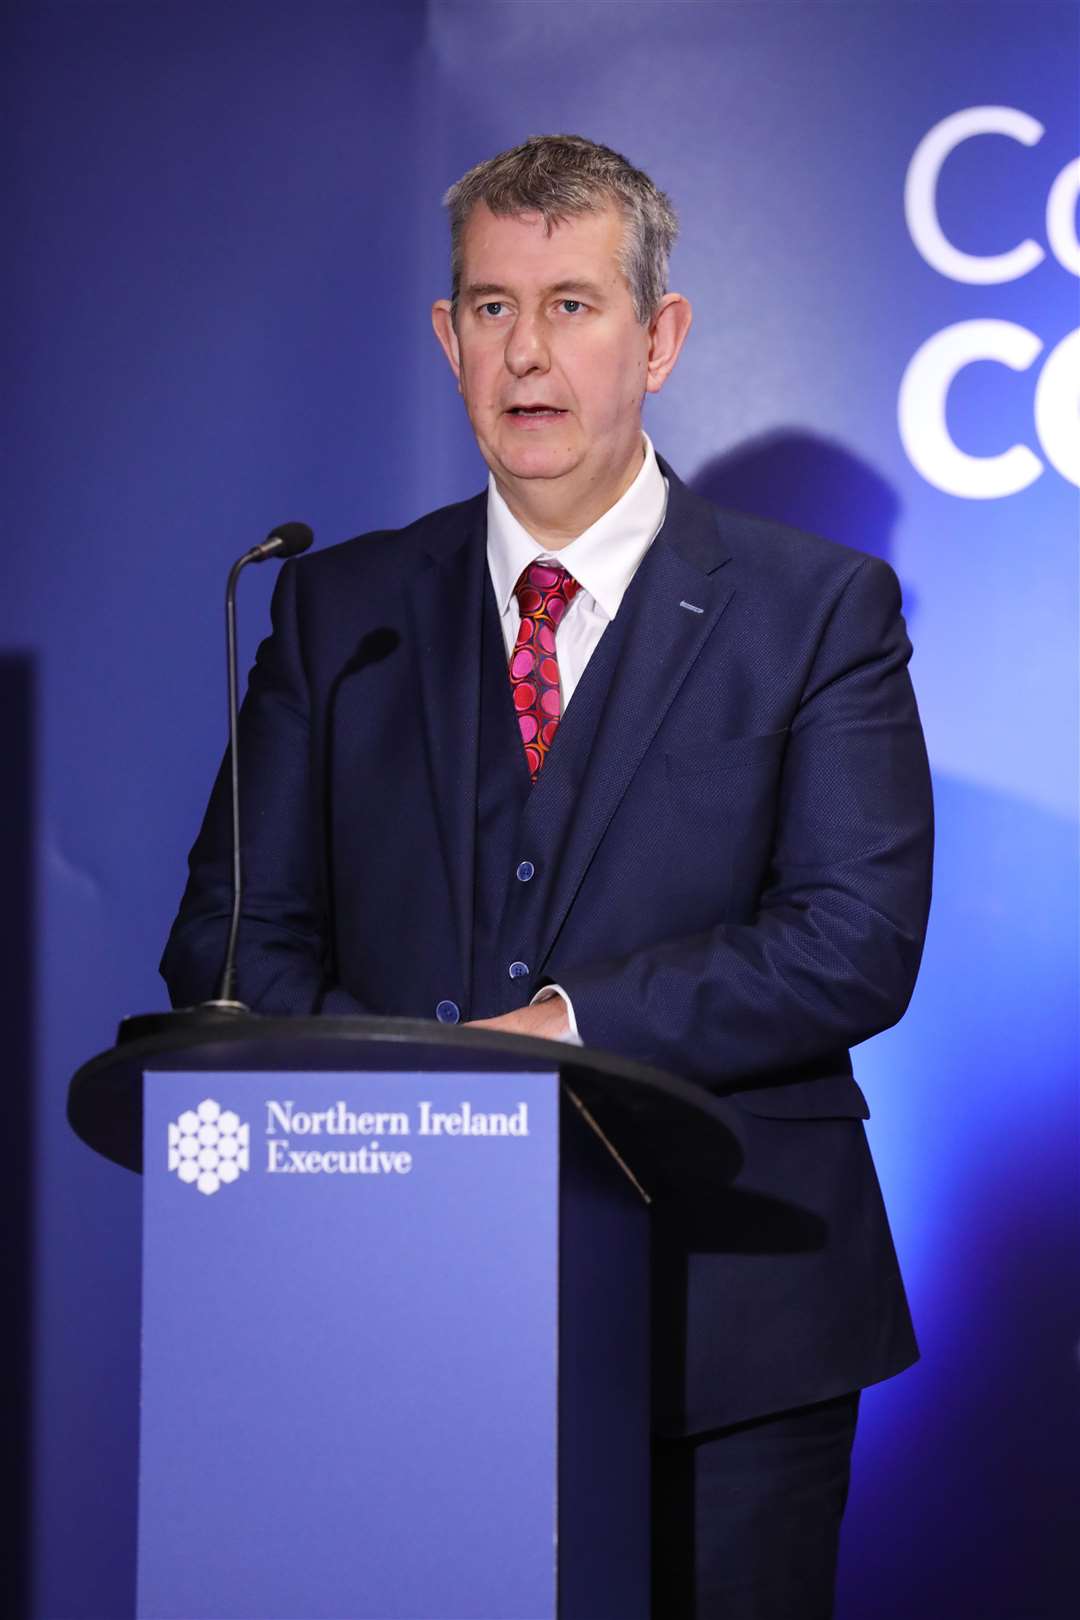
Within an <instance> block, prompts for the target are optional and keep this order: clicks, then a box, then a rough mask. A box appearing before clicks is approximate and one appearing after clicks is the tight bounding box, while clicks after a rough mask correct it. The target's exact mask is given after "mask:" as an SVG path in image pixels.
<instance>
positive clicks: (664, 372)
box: [645, 293, 693, 394]
mask: <svg viewBox="0 0 1080 1620" xmlns="http://www.w3.org/2000/svg"><path fill="white" fill-rule="evenodd" d="M692 320H693V311H692V310H691V308H690V303H689V300H688V299H686V298H684V297H683V295H682V293H665V294H664V296H663V298H662V299H661V300H660V304H659V306H658V308H657V311H656V314H655V315H654V316H653V318H652V320H651V321H650V322H649V363H648V374H647V378H646V382H645V392H646V393H648V394H658V393H659V392H660V390H661V388H663V386H664V384H665V382H666V381H667V379H668V377H669V376H670V375H671V372H672V370H673V368H674V365H675V362H676V360H677V359H678V358H679V350H680V349H681V348H682V346H683V344H684V343H685V342H686V334H687V332H689V330H690V322H691V321H692Z"/></svg>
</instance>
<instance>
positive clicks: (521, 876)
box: [517, 861, 536, 883]
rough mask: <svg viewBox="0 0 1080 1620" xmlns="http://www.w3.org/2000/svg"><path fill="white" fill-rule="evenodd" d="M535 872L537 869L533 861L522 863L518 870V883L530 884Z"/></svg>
mask: <svg viewBox="0 0 1080 1620" xmlns="http://www.w3.org/2000/svg"><path fill="white" fill-rule="evenodd" d="M535 871H536V867H535V866H534V865H533V863H532V861H522V863H521V865H520V866H519V867H518V869H517V880H518V882H519V883H528V881H529V879H530V878H531V877H532V876H533V874H534V873H535Z"/></svg>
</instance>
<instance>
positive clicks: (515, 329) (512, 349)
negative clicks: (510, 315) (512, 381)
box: [505, 313, 549, 377]
mask: <svg viewBox="0 0 1080 1620" xmlns="http://www.w3.org/2000/svg"><path fill="white" fill-rule="evenodd" d="M505 359H506V366H507V370H508V371H511V372H513V374H514V376H515V377H525V376H527V375H528V373H529V372H530V371H546V370H547V369H548V365H549V354H548V345H547V334H546V333H545V331H544V327H543V322H542V319H541V317H540V316H539V315H527V314H524V313H523V314H520V315H519V316H518V317H517V319H516V320H515V322H514V324H513V326H512V327H511V329H510V333H509V335H508V337H507V339H506V352H505Z"/></svg>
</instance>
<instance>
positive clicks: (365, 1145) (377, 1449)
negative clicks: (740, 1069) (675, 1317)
mask: <svg viewBox="0 0 1080 1620" xmlns="http://www.w3.org/2000/svg"><path fill="white" fill-rule="evenodd" d="M68 1113H69V1119H70V1121H71V1124H72V1126H73V1128H74V1129H75V1130H76V1132H77V1133H78V1134H79V1135H80V1136H81V1137H82V1138H83V1140H84V1141H86V1142H87V1143H88V1144H89V1145H90V1146H91V1147H92V1148H94V1149H95V1150H96V1151H97V1152H99V1153H102V1154H104V1155H105V1156H106V1157H108V1158H110V1159H112V1160H114V1161H115V1162H117V1163H119V1164H122V1165H125V1166H127V1167H128V1168H129V1169H132V1170H141V1171H142V1174H143V1275H142V1290H143V1292H142V1385H141V1413H140V1434H139V1470H138V1475H139V1500H138V1571H137V1578H136V1581H135V1592H136V1596H135V1607H134V1612H135V1614H136V1615H137V1617H138V1620H166V1617H170V1620H171V1617H176V1620H241V1617H243V1620H556V1617H557V1620H609V1617H610V1620H647V1617H648V1614H649V1567H648V1546H649V1536H648V1513H649V1301H648V1295H649V1242H650V1229H649V1228H650V1213H649V1211H650V1206H652V1207H667V1206H669V1205H670V1206H672V1207H674V1206H675V1205H676V1204H677V1203H678V1201H679V1200H680V1198H682V1197H683V1196H684V1195H685V1193H686V1189H687V1188H688V1187H690V1188H692V1187H693V1185H694V1183H695V1181H698V1182H700V1181H701V1180H702V1179H704V1180H706V1181H707V1182H708V1183H709V1184H711V1185H712V1186H713V1187H716V1186H719V1185H720V1184H722V1182H723V1181H724V1180H726V1179H728V1178H730V1176H731V1175H732V1174H734V1171H735V1170H736V1169H737V1167H738V1156H737V1150H736V1149H735V1147H734V1145H733V1142H732V1139H731V1137H730V1136H729V1134H728V1132H727V1131H726V1129H725V1127H724V1125H723V1123H722V1121H721V1119H720V1118H719V1116H718V1115H716V1114H714V1113H713V1112H712V1109H711V1102H710V1099H709V1098H708V1096H707V1095H706V1094H705V1093H703V1092H701V1091H700V1090H698V1089H697V1088H695V1087H693V1086H691V1085H689V1084H687V1083H685V1082H682V1081H679V1080H677V1079H675V1078H674V1077H672V1076H669V1075H664V1074H661V1073H659V1072H658V1071H656V1070H651V1069H648V1068H645V1067H643V1066H641V1065H637V1064H633V1063H629V1062H624V1061H622V1060H621V1059H616V1058H613V1057H611V1056H610V1055H607V1054H603V1053H598V1052H592V1051H589V1050H587V1049H584V1048H574V1047H569V1046H564V1045H559V1044H556V1043H553V1042H548V1041H536V1040H530V1039H524V1038H521V1037H515V1036H507V1035H503V1034H501V1033H497V1032H494V1031H490V1030H473V1029H457V1028H453V1027H447V1026H443V1025H439V1024H434V1023H431V1024H429V1023H423V1022H414V1021H398V1020H383V1019H362V1018H290V1019H275V1018H261V1017H255V1016H251V1015H229V1014H212V1013H207V1012H198V1011H197V1012H193V1013H191V1014H161V1015H152V1016H148V1017H143V1018H137V1019H128V1020H126V1021H125V1023H124V1024H123V1025H122V1026H121V1031H120V1039H119V1040H118V1042H117V1045H116V1046H115V1047H113V1048H112V1049H110V1050H109V1051H108V1052H105V1053H102V1054H101V1055H100V1056H98V1057H96V1058H94V1059H92V1060H91V1061H90V1062H89V1063H87V1064H86V1065H84V1067H83V1068H82V1069H80V1070H79V1072H78V1074H77V1075H76V1076H75V1078H74V1079H73V1081H72V1083H71V1089H70V1094H69V1103H68Z"/></svg>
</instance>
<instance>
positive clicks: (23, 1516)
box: [0, 653, 36, 1616]
mask: <svg viewBox="0 0 1080 1620" xmlns="http://www.w3.org/2000/svg"><path fill="white" fill-rule="evenodd" d="M34 675H35V671H34V666H33V663H32V661H31V658H30V656H29V655H27V654H19V653H8V654H3V655H0V759H2V760H3V762H4V791H3V793H2V794H0V895H3V897H4V960H3V971H2V972H0V1029H2V1030H3V1032H4V1059H5V1062H4V1068H5V1076H4V1079H5V1085H4V1112H5V1125H6V1128H7V1129H6V1135H7V1138H8V1140H9V1142H10V1143H11V1144H12V1147H13V1150H14V1151H12V1152H11V1153H9V1155H8V1162H7V1169H6V1174H5V1176H4V1216H5V1220H4V1226H5V1234H6V1235H5V1242H4V1246H3V1248H4V1283H5V1289H4V1292H5V1296H6V1298H8V1299H9V1300H10V1301H11V1305H10V1315H9V1317H8V1324H9V1325H8V1329H7V1332H6V1333H5V1334H4V1339H3V1345H4V1353H3V1373H4V1389H5V1391H6V1399H5V1406H6V1408H7V1412H6V1418H7V1424H6V1431H7V1434H8V1436H9V1439H8V1444H7V1446H6V1447H5V1450H6V1454H7V1459H8V1470H9V1479H8V1485H7V1490H6V1492H5V1498H6V1500H7V1503H8V1507H7V1509H6V1514H7V1519H8V1529H9V1542H8V1551H7V1555H6V1557H5V1559H4V1585H3V1593H4V1603H5V1608H4V1612H5V1613H6V1614H10V1615H12V1616H18V1615H22V1614H25V1612H26V1605H27V1600H28V1585H29V1582H28V1576H27V1568H28V1556H29V1510H28V1497H29V1488H28V1487H29V1458H30V1434H29V1425H30V1322H31V1319H32V1314H33V1289H32V1272H31V1239H32V1228H31V1219H30V1193H31V1187H30V1170H29V1167H30V1165H31V1164H32V1163H33V1148H34V1143H33V1126H34V1114H33V1107H32V1098H33V1095H34V1078H35V1076H34V1065H35V1054H34V1037H33V1027H32V1019H33V1015H34V990H35V985H34V961H35V956H36V940H35V938H34V924H33V909H32V908H33V899H34V873H35V859H34V810H35V798H36V793H35V782H36V749H35V744H34V704H35V680H34Z"/></svg>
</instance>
